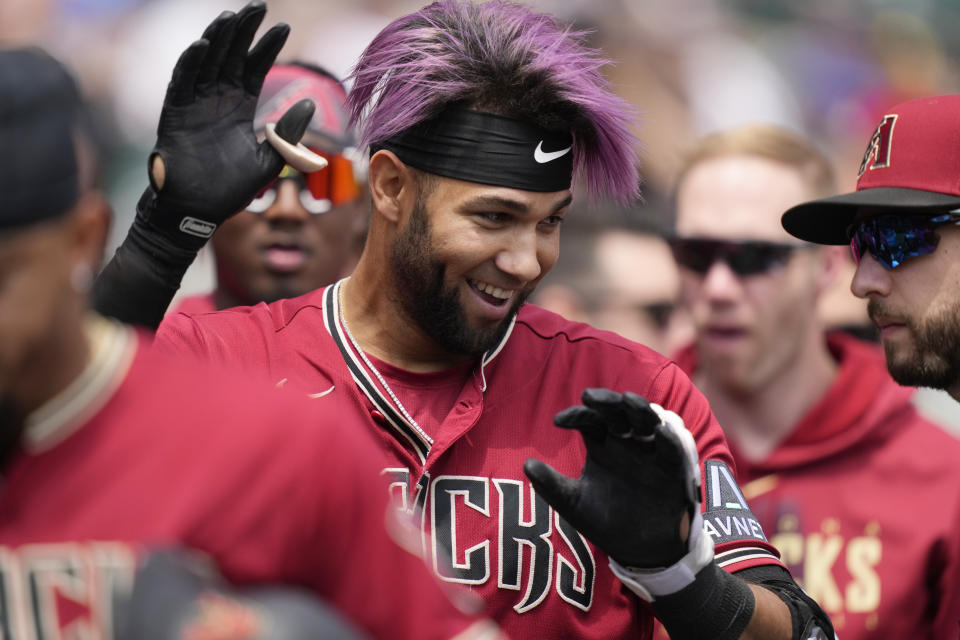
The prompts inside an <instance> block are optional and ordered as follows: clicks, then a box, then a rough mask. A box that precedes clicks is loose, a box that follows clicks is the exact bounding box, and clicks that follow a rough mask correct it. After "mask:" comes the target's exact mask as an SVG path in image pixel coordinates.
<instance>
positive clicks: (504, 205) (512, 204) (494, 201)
mask: <svg viewBox="0 0 960 640" xmlns="http://www.w3.org/2000/svg"><path fill="white" fill-rule="evenodd" d="M571 202H573V195H572V194H568V195H567V197H566V198H564V199H563V200H561V201H560V202H558V203H557V205H556V206H555V207H554V208H553V211H552V212H551V213H552V214H553V213H556V212H557V211H560V210H561V209H563V208H564V207H568V206H570V203H571ZM467 206H468V207H471V208H474V207H476V208H483V207H490V208H494V209H506V210H508V211H512V212H513V213H520V214H523V213H527V212H528V211H529V210H530V207H529V206H527V204H526V203H525V202H520V201H519V200H512V199H510V198H504V197H503V196H478V197H476V198H474V199H473V200H470V201H469V202H468V203H467Z"/></svg>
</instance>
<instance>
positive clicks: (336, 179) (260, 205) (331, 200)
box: [247, 151, 360, 215]
mask: <svg viewBox="0 0 960 640" xmlns="http://www.w3.org/2000/svg"><path fill="white" fill-rule="evenodd" d="M315 152H316V153H318V154H319V155H321V156H323V157H324V158H326V159H327V163H328V164H327V166H326V167H324V168H323V169H320V171H313V172H311V173H300V172H299V171H297V170H296V169H294V168H293V167H291V166H290V165H286V166H284V167H283V170H282V171H281V172H280V175H278V176H277V177H276V178H274V179H273V180H272V181H271V182H270V184H268V185H267V186H266V187H264V188H263V190H262V191H260V193H258V194H257V196H256V197H255V198H254V199H253V200H251V201H250V204H248V205H247V211H251V212H253V213H263V212H264V211H266V210H267V209H269V208H270V207H272V206H273V203H274V202H276V200H277V183H278V182H279V181H280V180H294V181H296V182H297V184H298V185H299V186H300V204H301V205H303V208H304V209H306V210H307V211H308V212H310V213H311V214H314V215H319V214H321V213H326V212H328V211H330V210H331V209H332V208H333V207H335V206H337V205H341V204H344V203H346V202H352V201H353V200H355V199H356V198H357V196H359V195H360V187H359V186H358V185H357V181H356V177H355V175H354V172H353V163H351V162H350V160H348V159H347V158H345V157H344V156H341V155H331V154H327V153H320V152H317V151H315Z"/></svg>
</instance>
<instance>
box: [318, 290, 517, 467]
mask: <svg viewBox="0 0 960 640" xmlns="http://www.w3.org/2000/svg"><path fill="white" fill-rule="evenodd" d="M346 280H347V279H346V278H344V279H342V280H340V281H338V282H336V283H335V284H332V285H330V286H328V287H327V288H326V290H325V291H324V293H323V324H324V327H326V329H327V331H328V332H329V333H330V336H331V337H332V338H333V341H334V343H335V344H336V345H337V348H338V349H339V350H340V355H341V356H342V357H343V361H344V362H345V363H346V365H347V368H348V369H349V370H350V374H351V375H352V376H353V379H354V381H355V382H356V384H357V387H359V389H360V390H361V391H362V392H363V393H364V395H366V396H367V398H368V399H369V400H370V402H371V403H373V406H374V407H375V408H376V409H377V410H378V411H380V413H382V414H383V416H384V418H386V420H387V422H388V423H389V424H390V426H391V427H392V428H393V429H394V430H395V431H396V432H398V433H399V434H400V435H401V436H402V437H403V438H404V439H405V440H406V441H407V442H408V443H409V444H410V446H411V447H413V449H414V451H416V453H417V455H418V456H419V457H420V461H421V462H423V461H425V460H426V458H427V454H428V453H429V452H430V446H431V445H432V444H433V439H432V438H431V437H430V436H429V435H427V434H426V433H423V432H422V431H420V430H418V429H417V428H416V427H415V426H414V425H413V424H411V423H410V422H409V421H408V420H407V419H406V418H404V416H403V415H402V413H401V412H400V410H399V409H398V408H397V406H396V403H395V402H394V401H393V399H392V398H391V397H390V394H389V393H387V391H386V389H384V388H383V385H382V384H380V381H379V380H378V379H377V376H376V375H375V374H374V373H373V372H372V371H371V370H370V367H368V366H367V363H366V362H364V360H363V358H362V357H361V356H360V354H359V353H358V352H357V350H356V348H355V347H354V345H353V343H352V342H351V340H350V338H349V336H348V335H347V332H346V329H345V328H344V326H343V323H342V322H341V317H342V316H341V313H340V290H341V289H342V287H343V283H344V282H346ZM516 320H517V319H516V316H514V317H513V318H511V319H510V326H509V327H508V328H507V331H506V332H505V333H504V334H503V337H502V338H501V339H500V341H499V342H498V343H497V344H496V345H494V346H493V347H492V348H491V349H489V350H488V351H487V352H485V353H484V354H483V357H482V358H481V359H480V362H479V367H480V376H481V380H482V384H481V391H486V389H487V378H486V373H485V369H486V367H487V366H488V365H489V364H490V363H491V362H492V361H493V360H494V359H495V358H496V357H497V356H498V355H499V354H500V352H501V351H502V350H503V348H504V346H506V344H507V341H508V340H509V339H510V335H511V334H512V333H513V327H514V324H515V323H516Z"/></svg>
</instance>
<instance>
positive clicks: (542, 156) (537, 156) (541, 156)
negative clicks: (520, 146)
mask: <svg viewBox="0 0 960 640" xmlns="http://www.w3.org/2000/svg"><path fill="white" fill-rule="evenodd" d="M572 148H573V145H571V146H569V147H567V148H566V149H560V151H544V150H543V140H541V141H540V144H538V145H537V148H536V149H534V150H533V159H534V160H536V161H537V162H538V163H540V164H545V163H547V162H550V161H551V160H556V159H557V158H560V157H563V156H565V155H567V152H568V151H570V149H572Z"/></svg>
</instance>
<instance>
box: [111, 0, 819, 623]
mask: <svg viewBox="0 0 960 640" xmlns="http://www.w3.org/2000/svg"><path fill="white" fill-rule="evenodd" d="M251 16H255V17H251ZM262 16H263V7H262V5H259V4H251V5H248V6H247V7H246V8H244V9H242V10H241V11H240V12H238V13H237V14H230V13H227V14H224V15H222V16H221V17H220V18H218V19H217V20H216V21H215V22H214V23H213V24H212V25H211V26H210V27H208V29H207V31H206V33H205V35H204V38H203V39H202V40H200V41H198V42H197V43H195V44H194V45H191V47H190V48H189V49H188V50H187V51H186V52H185V53H184V55H183V56H182V57H181V59H180V62H179V63H178V66H177V69H176V70H175V71H174V80H173V81H172V82H171V87H170V90H169V91H168V101H167V104H166V106H165V110H164V112H165V116H161V121H162V122H171V121H173V120H175V118H173V117H172V115H173V114H178V115H182V116H183V118H184V119H185V120H187V121H191V122H194V121H196V122H199V121H202V120H206V122H207V123H208V124H209V125H210V126H211V127H212V128H213V129H214V130H216V131H217V135H216V137H215V138H212V137H208V131H207V130H206V129H198V130H196V131H191V130H184V129H181V128H170V129H165V128H163V127H161V132H160V135H159V137H158V145H157V150H156V152H155V154H154V162H153V164H154V169H161V168H162V169H163V172H164V173H163V176H164V177H165V178H167V179H164V180H160V179H158V175H156V174H155V175H153V178H152V185H151V188H150V189H149V190H148V192H147V193H146V194H145V196H144V199H142V200H141V206H140V208H139V211H138V217H137V222H135V224H134V226H133V227H132V228H131V232H130V236H128V239H127V241H125V243H124V245H123V246H121V248H120V249H119V250H118V254H117V256H116V257H115V258H114V261H113V262H112V263H111V265H110V266H108V268H107V269H106V270H105V272H104V274H103V275H102V276H101V279H100V290H101V294H102V295H104V296H105V297H109V298H110V299H111V302H112V304H113V305H114V309H119V310H120V311H121V312H122V311H123V307H124V306H125V305H129V304H136V303H137V299H136V298H131V297H130V296H131V295H132V296H137V295H139V296H144V297H145V296H147V295H148V294H149V291H150V286H149V284H150V283H149V278H141V277H139V276H143V275H144V274H149V275H150V276H155V275H158V274H162V275H163V279H169V278H170V277H171V275H174V276H176V272H177V271H178V270H179V269H180V268H181V267H182V263H183V262H185V261H188V260H189V259H190V256H189V255H188V254H189V251H190V250H194V251H195V247H196V246H198V245H199V244H202V243H200V242H197V241H195V240H194V239H193V238H191V237H185V236H188V235H190V231H195V230H200V229H208V228H210V226H211V225H215V224H217V223H218V222H219V221H220V220H222V219H223V218H225V217H227V216H229V214H231V213H232V212H233V211H234V210H235V209H237V208H240V207H236V206H233V204H234V203H235V199H237V198H239V197H240V196H241V195H243V194H249V195H253V194H255V193H256V191H257V190H258V185H259V184H262V183H263V182H266V181H268V180H269V179H270V178H271V177H272V175H274V173H275V171H276V170H277V169H276V168H272V167H271V166H270V165H269V164H268V163H267V162H264V161H263V156H264V155H265V154H266V152H265V151H264V150H263V148H262V147H261V148H260V149H259V150H258V151H256V152H249V151H248V152H245V154H244V155H243V157H242V158H237V159H233V161H232V162H224V163H222V164H220V163H218V162H217V154H216V153H214V151H215V150H217V149H229V148H235V149H242V148H247V149H248V150H249V149H250V148H251V147H252V143H251V142H250V137H249V136H250V132H249V131H242V129H245V127H243V126H242V125H243V119H242V118H240V117H239V116H238V117H237V118H236V119H235V120H232V121H229V122H226V123H223V117H222V115H221V114H219V113H218V112H217V109H218V108H220V107H221V106H222V105H223V104H224V101H222V100H221V101H219V102H217V103H216V104H210V103H208V102H207V101H206V100H204V97H205V96H207V95H212V94H216V95H224V93H226V94H229V95H231V96H234V95H236V96H237V99H238V101H247V102H249V101H251V100H252V99H255V92H251V91H250V90H249V89H250V88H251V84H250V83H249V82H246V81H245V80H244V74H243V72H242V69H243V68H244V64H245V60H246V59H247V57H248V56H250V55H255V54H257V52H259V51H261V49H262V46H263V45H262V42H263V39H262V40H261V42H260V43H258V44H257V45H255V46H254V48H253V50H252V51H251V53H249V54H248V53H247V47H248V46H249V44H250V42H251V41H252V37H253V32H254V31H255V30H256V28H255V25H254V24H253V22H254V21H256V22H258V21H259V19H260V18H262ZM274 29H276V27H275V28H274ZM273 33H275V31H268V33H267V35H265V36H264V39H272V38H273V37H274V36H273V35H272V34H273ZM602 64H603V61H602V60H601V59H599V57H598V56H597V54H596V53H595V52H593V51H591V50H589V49H586V48H585V47H584V46H583V45H582V44H581V43H580V42H579V40H578V38H576V37H574V36H573V35H572V34H571V33H570V31H569V30H568V28H567V27H564V26H563V25H560V24H558V23H557V22H556V20H555V19H554V18H552V17H551V16H548V15H545V14H537V13H533V12H531V11H530V10H528V9H526V8H525V7H522V6H520V5H516V4H512V3H506V2H486V3H473V2H457V1H454V0H448V1H445V2H438V3H435V4H432V5H429V6H427V7H425V8H424V9H422V10H421V11H418V12H416V13H413V14H411V15H408V16H404V17H402V18H400V19H398V20H396V21H394V22H393V23H392V24H390V25H389V26H387V27H386V28H385V29H384V30H383V31H382V32H381V33H380V34H379V35H378V36H377V37H376V38H375V39H374V40H373V42H372V43H371V44H370V45H369V46H368V47H367V49H366V51H365V52H364V54H363V55H362V56H361V58H360V60H359V62H358V63H357V66H356V68H355V71H354V73H353V77H352V80H353V89H352V91H351V93H350V96H349V104H350V106H351V110H352V113H353V116H354V118H357V119H359V118H361V116H363V120H364V126H363V128H362V129H361V131H362V136H361V146H367V145H369V146H370V152H371V157H370V169H369V187H370V195H371V204H372V211H371V222H370V231H369V234H368V236H367V241H366V245H365V247H364V252H363V254H362V256H361V258H360V261H359V264H358V266H357V268H356V270H355V271H354V272H353V274H352V275H351V276H350V277H349V278H346V279H343V280H341V281H339V282H338V283H336V284H334V285H331V286H329V287H326V288H324V289H320V290H317V291H314V292H311V293H309V294H307V295H305V296H301V297H300V298H294V299H291V300H283V301H278V302H275V303H273V304H270V305H258V306H256V307H247V308H239V309H234V310H227V311H224V312H220V313H214V314H204V315H201V316H193V317H191V316H188V315H185V314H178V315H174V316H171V317H169V318H168V319H166V320H165V321H164V323H163V324H162V325H161V326H160V329H159V332H158V334H157V339H156V348H159V349H162V350H165V351H167V352H173V353H179V354H183V355H185V356H201V357H204V358H208V359H211V360H214V361H217V362H223V363H229V364H230V366H232V367H235V368H239V369H243V370H248V371H251V372H255V373H256V374H258V375H266V376H268V379H269V381H270V382H271V383H272V384H277V385H281V386H284V387H287V388H288V387H290V386H298V387H300V388H301V389H302V390H303V391H305V392H307V393H308V394H309V395H312V396H314V397H326V396H327V395H330V394H335V395H342V396H345V397H347V398H349V399H350V401H351V404H352V415H354V416H356V417H357V418H358V419H364V420H366V422H367V423H368V425H369V427H370V429H371V430H372V432H373V433H374V434H375V436H376V437H377V438H378V440H379V442H380V443H381V446H382V448H383V450H384V451H385V452H386V453H387V454H388V455H389V456H390V457H391V458H392V463H391V464H389V466H387V467H386V468H385V469H384V470H383V475H384V476H385V478H386V479H387V480H388V481H389V483H390V487H391V489H392V490H393V491H394V493H395V494H396V496H397V499H398V502H399V503H400V504H401V505H403V506H406V507H407V508H408V509H409V511H410V512H411V514H412V515H414V516H415V517H416V518H417V520H418V524H419V526H421V527H422V531H423V544H424V551H425V553H426V555H427V556H428V558H429V559H430V561H431V562H432V564H433V566H434V569H435V570H436V572H437V573H438V575H440V576H441V577H442V578H443V579H444V580H446V581H449V582H452V583H457V584H462V585H468V586H470V587H471V588H472V589H473V590H475V591H477V592H478V593H480V594H481V595H482V596H483V597H484V598H485V600H486V602H487V604H488V606H489V611H490V613H491V615H492V616H493V617H494V618H495V619H497V620H498V621H500V623H501V625H502V626H503V628H504V629H505V630H506V631H507V632H508V633H511V634H512V635H516V636H517V637H523V638H528V637H540V638H582V639H587V638H628V637H630V638H632V637H640V638H646V637H649V635H650V631H651V628H652V623H653V616H652V615H651V613H650V611H651V608H652V610H653V611H654V612H655V613H656V615H657V616H659V617H660V619H661V620H663V621H664V624H665V625H666V626H667V627H668V628H669V629H670V630H671V632H672V633H673V634H674V636H675V637H676V638H677V639H682V638H689V639H693V638H704V637H711V638H740V637H742V638H765V639H773V638H791V637H794V638H800V637H802V638H820V637H830V636H832V630H831V628H830V623H829V620H828V619H827V618H826V616H825V615H824V614H823V613H822V612H821V611H820V610H819V608H818V607H817V606H816V604H815V603H813V602H812V601H811V600H809V598H807V597H806V596H805V595H804V594H803V593H802V591H800V590H799V589H798V588H797V587H796V585H795V584H794V583H793V581H792V580H791V578H790V576H789V574H788V573H787V572H786V571H785V570H784V569H783V568H782V567H781V566H780V565H779V564H778V562H777V560H776V557H775V555H774V554H773V551H772V548H771V547H770V546H769V545H768V544H767V542H766V541H765V539H764V538H763V534H762V531H760V528H759V526H757V525H756V523H755V522H754V521H753V520H752V518H751V517H750V516H749V514H748V511H747V509H746V503H745V501H743V500H742V496H741V495H740V493H739V490H738V489H737V488H736V484H735V483H733V482H732V480H728V479H730V478H731V476H730V472H729V468H730V465H731V461H730V459H729V455H728V453H727V450H726V447H725V445H724V443H723V437H722V433H721V431H720V428H719V426H718V425H717V424H716V421H715V420H714V418H713V416H712V414H711V413H710V410H709V407H708V406H707V405H706V403H705V401H704V400H703V398H702V396H701V395H700V394H699V393H698V392H697V391H696V389H694V388H693V387H692V385H691V384H690V383H689V380H687V379H686V377H685V376H683V374H682V373H681V372H680V371H679V370H678V369H677V367H676V366H675V365H674V364H672V363H670V362H669V361H667V360H665V359H664V358H662V357H661V356H659V355H657V354H655V353H654V352H652V351H650V350H649V349H646V348H644V347H642V346H640V345H637V344H634V343H630V342H628V341H626V340H623V339H620V338H619V337H616V336H614V335H612V334H608V333H603V332H597V331H595V330H593V329H591V328H590V327H587V326H585V325H575V324H572V323H569V322H567V321H565V320H564V319H562V318H560V317H559V316H555V315H553V314H550V313H547V312H545V311H543V310H541V309H538V308H536V307H533V306H531V305H526V306H524V305H523V302H524V300H525V299H526V297H527V296H528V295H529V294H530V292H531V291H532V290H533V289H534V287H535V286H536V284H537V283H538V282H539V281H540V279H541V278H542V277H543V275H544V274H545V273H546V272H547V271H548V270H549V269H550V267H552V266H553V263H554V261H555V260H556V258H557V241H558V233H559V227H560V224H561V221H562V219H563V216H564V215H565V213H566V210H567V207H568V206H569V204H570V202H571V199H572V195H571V191H570V188H571V185H572V183H573V175H574V170H575V168H579V169H581V170H582V171H581V174H582V175H583V177H584V178H585V180H586V188H587V189H588V190H589V191H590V192H591V193H592V194H600V193H603V192H607V193H610V194H611V195H613V196H614V197H616V198H619V199H621V200H627V199H629V198H631V197H634V196H635V195H636V194H637V185H638V175H637V171H636V151H635V149H634V139H633V137H632V135H631V134H630V128H629V121H628V118H627V117H626V112H627V111H628V107H627V105H625V104H624V103H623V102H622V101H621V100H620V99H618V98H617V97H616V96H614V95H613V94H612V92H611V91H610V90H609V88H608V86H607V84H606V82H605V81H604V80H603V78H602V76H601V75H600V72H599V67H600V66H602ZM238 71H239V73H238ZM218 79H220V80H218ZM241 94H242V96H243V97H241ZM190 96H198V97H199V100H197V101H195V102H193V103H192V104H191V101H190V100H189V97H190ZM299 109H301V107H300V106H298V105H295V106H294V107H293V108H292V110H291V111H289V112H288V113H287V114H285V115H284V116H282V117H281V118H280V120H279V121H278V123H277V127H276V130H277V131H278V132H281V134H282V137H283V140H282V141H277V140H276V139H274V140H271V144H273V145H276V147H277V148H279V149H282V150H283V152H284V153H287V154H288V155H290V156H291V157H292V158H296V157H297V151H296V149H295V148H293V147H292V146H291V145H292V143H294V142H295V141H296V140H297V139H298V135H299V130H300V128H299V127H298V124H300V123H302V120H300V117H301V116H300V114H299ZM187 114H189V115H187ZM217 121H220V122H221V125H222V126H221V127H214V126H213V125H214V123H215V122H217ZM208 145H212V146H213V147H214V149H209V148H208ZM197 157H202V158H203V159H204V161H205V162H204V163H203V164H200V165H193V166H192V164H191V163H192V159H193V158H197ZM204 166H205V167H206V168H205V169H204V170H205V171H213V170H216V171H217V173H218V174H219V175H221V176H222V178H223V180H224V182H223V183H222V184H220V185H218V187H220V188H222V189H223V191H224V193H222V194H221V195H220V196H219V197H220V198H222V199H223V202H218V201H217V197H218V196H217V195H216V194H214V193H206V194H204V196H205V198H204V201H203V202H200V203H198V202H197V201H196V199H195V198H194V197H193V196H194V195H195V194H194V188H195V186H196V185H194V184H191V182H190V181H189V180H184V179H182V176H183V175H184V174H191V175H192V169H197V170H200V169H203V167H204ZM271 171H273V172H274V173H271ZM176 176H180V177H176ZM228 186H229V187H230V188H229V190H228V189H227V187H228ZM157 248H159V249H161V251H157V250H156V249H157ZM143 280H147V283H146V286H141V284H142V281H143ZM141 299H142V298H141ZM150 303H151V304H155V303H156V300H152V301H151V302H150ZM589 387H598V388H589ZM585 388H586V390H585ZM610 389H616V391H612V390H610ZM578 401H582V403H583V404H582V405H578V404H577V402H578ZM571 405H575V406H571ZM558 412H559V415H556V414H558ZM555 415H556V417H555V421H556V424H557V425H558V426H561V427H563V428H562V429H559V430H558V429H556V428H554V427H553V426H552V425H550V424H549V421H550V419H551V417H554V416H555ZM578 432H579V433H578ZM698 457H699V458H700V459H702V460H703V466H701V465H700V464H699V463H698ZM540 459H545V460H547V461H549V463H550V464H551V465H553V466H555V467H556V468H557V469H558V470H559V473H558V471H555V470H554V469H553V468H551V467H550V466H548V465H547V464H545V463H544V462H542V461H541V460H540ZM704 469H708V470H709V471H708V472H707V473H708V478H709V479H710V480H711V482H707V483H704V482H703V475H704V473H705V471H704ZM581 470H582V472H581ZM562 474H575V475H576V474H579V475H580V477H579V478H578V479H574V478H570V477H567V476H565V475H562ZM701 486H706V487H707V490H706V494H705V495H706V500H705V502H704V501H702V498H701V494H702V492H701ZM534 489H536V491H534ZM702 502H703V503H704V504H705V505H706V507H707V511H706V512H703V510H702V509H701V503H702ZM731 503H735V504H736V505H737V506H738V507H742V510H738V511H737V516H738V517H741V518H743V520H742V522H743V523H746V524H747V526H746V528H745V529H741V530H739V531H732V530H731V532H729V534H728V535H726V536H725V537H720V536H719V534H718V536H716V539H717V542H716V545H714V542H713V541H714V537H711V536H710V535H708V533H707V531H706V530H705V529H704V527H703V524H702V523H703V520H704V518H722V517H724V515H728V516H730V517H732V512H731V511H730V510H729V509H728V508H727V507H726V506H725V505H727V504H731ZM725 509H726V511H724V510H725ZM751 523H752V524H751ZM588 540H589V542H588ZM724 569H727V570H728V571H734V570H736V571H739V574H738V575H739V576H741V577H737V576H734V575H733V574H731V573H729V572H728V571H724ZM751 582H752V583H755V584H751ZM761 585H762V586H761ZM634 594H636V595H634ZM637 596H639V597H640V598H642V599H643V600H644V601H646V602H647V603H650V604H649V605H646V604H643V603H642V602H640V601H639V600H638V599H637ZM692 612H696V615H692Z"/></svg>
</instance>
